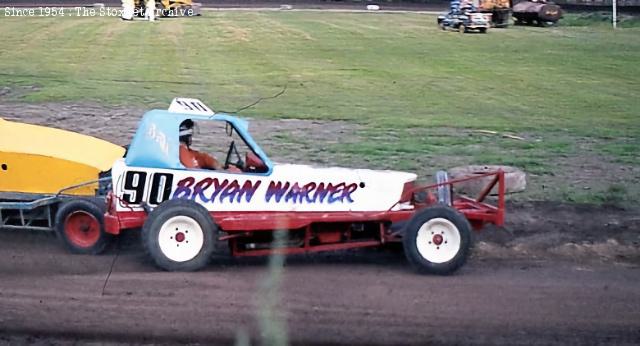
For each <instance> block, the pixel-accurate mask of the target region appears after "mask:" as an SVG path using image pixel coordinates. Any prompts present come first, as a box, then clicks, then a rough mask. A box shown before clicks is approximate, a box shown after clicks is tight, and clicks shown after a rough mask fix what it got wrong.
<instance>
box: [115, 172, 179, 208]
mask: <svg viewBox="0 0 640 346" xmlns="http://www.w3.org/2000/svg"><path fill="white" fill-rule="evenodd" d="M172 184H173V174H171V173H151V174H147V172H140V171H128V172H126V173H125V174H124V184H123V186H122V192H123V193H122V201H124V205H122V206H123V207H126V206H130V205H139V204H141V203H143V202H146V204H148V205H151V206H156V205H158V204H160V203H162V202H164V201H166V200H168V199H169V198H170V197H171V187H172Z"/></svg>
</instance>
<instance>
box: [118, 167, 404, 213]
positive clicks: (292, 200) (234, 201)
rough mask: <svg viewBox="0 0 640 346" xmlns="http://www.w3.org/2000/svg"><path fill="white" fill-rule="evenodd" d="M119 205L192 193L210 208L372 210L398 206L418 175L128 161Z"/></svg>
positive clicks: (136, 206)
mask: <svg viewBox="0 0 640 346" xmlns="http://www.w3.org/2000/svg"><path fill="white" fill-rule="evenodd" d="M112 176H113V184H114V193H115V196H116V197H117V199H118V200H119V201H120V203H118V204H117V210H118V211H134V210H142V207H143V205H146V206H149V207H151V208H153V207H155V206H157V205H158V204H160V203H162V202H164V201H166V200H169V199H189V200H192V201H195V202H196V203H198V204H200V205H202V206H204V207H205V208H206V209H207V210H209V211H211V212H215V211H225V212H243V211H266V212H269V211H279V212H334V211H335V212H339V211H342V212H349V211H357V212H371V211H388V210H390V209H392V208H394V207H396V208H398V207H399V205H397V202H398V201H399V200H400V197H401V194H402V191H403V188H404V186H405V184H406V183H410V182H413V181H414V180H415V179H416V175H415V174H413V173H405V172H397V171H376V170H369V169H347V168H338V167H330V168H319V167H313V166H307V165H293V164H274V165H273V169H272V170H271V172H270V173H268V174H255V173H230V172H227V171H216V170H205V169H197V170H188V169H179V170H178V169H158V168H145V167H129V166H127V165H126V163H125V161H124V160H118V161H117V162H116V163H115V165H114V166H113V169H112Z"/></svg>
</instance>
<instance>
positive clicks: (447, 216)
mask: <svg viewBox="0 0 640 346" xmlns="http://www.w3.org/2000/svg"><path fill="white" fill-rule="evenodd" d="M402 245H403V248H404V253H405V256H406V257H407V260H408V261H409V263H410V264H411V266H412V267H413V268H414V269H415V270H416V271H417V272H418V273H420V274H437V275H447V274H451V273H453V272H455V271H456V270H457V269H459V268H460V267H462V265H463V264H464V263H465V262H466V260H467V257H468V255H469V252H470V249H471V225H470V224H469V221H467V219H466V218H465V217H464V216H463V215H462V214H460V213H459V212H458V211H457V210H455V209H453V208H451V207H448V206H445V205H436V206H433V207H429V208H426V209H424V210H422V211H419V212H418V213H416V214H415V215H414V216H413V218H412V219H411V220H410V221H409V225H408V226H407V228H406V229H405V234H404V236H403V240H402Z"/></svg>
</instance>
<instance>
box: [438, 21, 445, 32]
mask: <svg viewBox="0 0 640 346" xmlns="http://www.w3.org/2000/svg"><path fill="white" fill-rule="evenodd" d="M438 26H439V27H440V30H442V31H445V30H447V28H446V27H445V26H444V23H442V22H440V23H438Z"/></svg>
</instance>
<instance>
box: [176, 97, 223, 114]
mask: <svg viewBox="0 0 640 346" xmlns="http://www.w3.org/2000/svg"><path fill="white" fill-rule="evenodd" d="M169 112H173V113H186V114H199V115H213V114H215V113H214V112H213V111H212V110H211V108H209V107H208V106H207V105H205V104H204V102H202V101H200V100H198V99H190V98H184V97H176V98H174V99H173V101H171V105H170V106H169Z"/></svg>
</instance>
